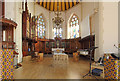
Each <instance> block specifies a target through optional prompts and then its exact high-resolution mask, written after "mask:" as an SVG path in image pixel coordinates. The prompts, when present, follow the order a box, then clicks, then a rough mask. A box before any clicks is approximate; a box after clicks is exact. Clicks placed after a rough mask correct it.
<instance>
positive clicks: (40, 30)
mask: <svg viewBox="0 0 120 81" xmlns="http://www.w3.org/2000/svg"><path fill="white" fill-rule="evenodd" d="M45 31H46V24H45V17H44V16H43V14H40V15H39V16H38V18H37V36H38V38H44V37H45V35H46V32H45Z"/></svg>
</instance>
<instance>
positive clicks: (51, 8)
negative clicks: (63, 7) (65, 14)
mask: <svg viewBox="0 0 120 81" xmlns="http://www.w3.org/2000/svg"><path fill="white" fill-rule="evenodd" d="M50 10H51V11H53V0H51V7H50Z"/></svg>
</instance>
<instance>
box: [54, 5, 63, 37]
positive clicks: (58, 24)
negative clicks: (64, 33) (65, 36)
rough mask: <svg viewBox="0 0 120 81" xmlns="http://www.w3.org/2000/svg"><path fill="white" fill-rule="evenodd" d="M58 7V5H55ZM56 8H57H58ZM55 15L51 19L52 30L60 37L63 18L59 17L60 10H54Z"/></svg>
mask: <svg viewBox="0 0 120 81" xmlns="http://www.w3.org/2000/svg"><path fill="white" fill-rule="evenodd" d="M57 8H58V9H59V6H58V7H57ZM58 9H57V10H58ZM54 13H55V15H56V17H54V18H52V21H53V29H54V32H55V31H56V33H57V34H56V37H57V38H60V37H61V36H60V32H61V28H62V23H63V21H64V20H63V18H62V17H60V15H61V12H60V11H56V12H54Z"/></svg>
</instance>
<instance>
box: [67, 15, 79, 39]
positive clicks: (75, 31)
mask: <svg viewBox="0 0 120 81" xmlns="http://www.w3.org/2000/svg"><path fill="white" fill-rule="evenodd" d="M69 26H70V27H69V35H70V38H77V37H79V21H78V17H77V16H76V15H75V14H74V15H73V16H72V17H71V19H70V22H69Z"/></svg>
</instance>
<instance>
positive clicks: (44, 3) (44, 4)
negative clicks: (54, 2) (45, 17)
mask: <svg viewBox="0 0 120 81" xmlns="http://www.w3.org/2000/svg"><path fill="white" fill-rule="evenodd" d="M43 6H44V8H45V7H46V0H44V2H43Z"/></svg>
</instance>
